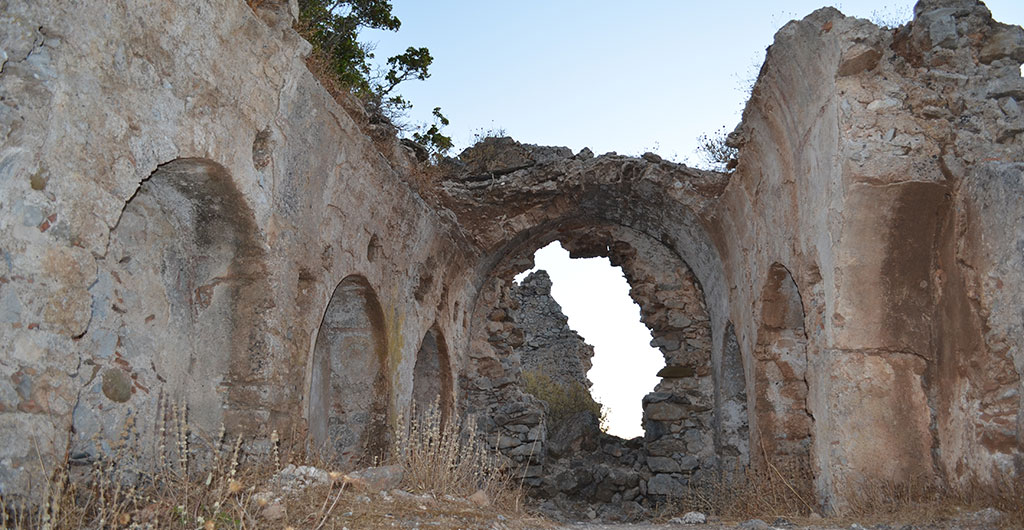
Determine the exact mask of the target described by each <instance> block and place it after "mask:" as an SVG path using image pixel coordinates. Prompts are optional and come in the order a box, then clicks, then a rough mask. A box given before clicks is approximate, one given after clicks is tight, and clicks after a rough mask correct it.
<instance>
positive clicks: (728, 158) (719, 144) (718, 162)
mask: <svg viewBox="0 0 1024 530" xmlns="http://www.w3.org/2000/svg"><path fill="white" fill-rule="evenodd" d="M726 137H728V133H727V132H726V130H725V127H722V128H721V129H718V130H717V131H715V132H713V133H711V134H710V135H708V134H702V135H700V136H698V137H697V154H698V155H699V156H700V157H701V160H702V164H700V165H701V166H702V167H705V168H707V169H713V170H716V171H725V170H729V169H732V167H731V164H732V163H733V161H734V160H735V159H736V156H737V155H738V154H739V149H736V148H735V147H729V146H728V145H726V143H725V142H726Z"/></svg>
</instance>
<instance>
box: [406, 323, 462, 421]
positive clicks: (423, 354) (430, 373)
mask: <svg viewBox="0 0 1024 530" xmlns="http://www.w3.org/2000/svg"><path fill="white" fill-rule="evenodd" d="M412 377H413V383H412V404H413V407H414V412H415V413H417V414H419V413H423V412H425V411H427V410H428V409H429V408H430V407H432V406H434V405H437V407H438V412H439V414H440V418H441V423H442V424H444V423H446V422H447V421H448V418H449V417H450V416H451V412H452V408H453V407H454V405H455V398H454V395H453V390H452V372H451V362H450V361H449V357H448V345H447V343H446V342H445V340H444V334H443V333H441V330H440V329H439V328H438V327H437V324H435V325H434V326H432V327H431V328H430V329H429V330H427V333H426V334H425V335H424V336H423V342H422V343H420V349H419V351H418V352H417V353H416V365H415V367H413V372H412Z"/></svg>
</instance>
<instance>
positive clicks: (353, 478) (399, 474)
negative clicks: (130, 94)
mask: <svg viewBox="0 0 1024 530" xmlns="http://www.w3.org/2000/svg"><path fill="white" fill-rule="evenodd" d="M404 477H405V471H404V470H403V469H402V466H398V465H391V466H380V467H368V468H365V469H360V470H357V471H353V472H351V473H347V474H346V475H345V476H344V480H345V483H346V484H350V485H351V486H353V487H355V488H357V489H361V490H363V491H371V492H372V491H388V490H393V489H395V488H397V487H398V485H399V484H401V483H402V479H403V478H404Z"/></svg>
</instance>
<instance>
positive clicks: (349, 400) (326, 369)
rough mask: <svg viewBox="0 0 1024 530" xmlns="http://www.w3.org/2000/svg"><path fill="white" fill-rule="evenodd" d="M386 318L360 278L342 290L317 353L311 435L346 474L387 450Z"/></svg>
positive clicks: (326, 319) (321, 333)
mask: <svg viewBox="0 0 1024 530" xmlns="http://www.w3.org/2000/svg"><path fill="white" fill-rule="evenodd" d="M385 340H386V339H385V335H384V314H383V312H382V311H381V308H380V303H379V302H378V301H377V296H376V295H375V294H374V292H373V289H372V287H370V285H369V283H367V281H366V279H365V278H363V277H361V276H349V277H347V278H345V279H344V280H342V281H341V283H339V284H338V287H337V288H336V289H335V290H334V294H333V295H332V296H331V299H330V302H328V304H327V310H326V311H325V312H324V318H323V322H322V323H321V324H320V330H319V331H318V333H317V337H316V346H315V347H314V350H313V373H312V380H311V384H310V396H309V430H310V435H311V437H312V440H313V442H314V444H316V446H317V448H318V449H320V450H322V451H323V452H324V456H326V457H327V458H329V459H330V460H332V461H334V462H337V463H338V464H340V465H341V466H342V467H343V468H348V467H352V466H355V465H357V464H361V463H372V461H373V458H375V457H381V456H383V455H384V454H385V453H386V450H387V447H388V402H389V398H390V396H389V390H390V386H389V384H388V378H387V348H386V342H385Z"/></svg>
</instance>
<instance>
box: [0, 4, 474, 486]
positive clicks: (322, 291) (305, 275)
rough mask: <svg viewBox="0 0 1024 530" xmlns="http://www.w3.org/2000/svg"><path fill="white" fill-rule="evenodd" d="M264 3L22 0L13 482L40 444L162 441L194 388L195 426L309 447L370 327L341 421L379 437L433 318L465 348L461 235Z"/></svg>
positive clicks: (0, 264)
mask: <svg viewBox="0 0 1024 530" xmlns="http://www.w3.org/2000/svg"><path fill="white" fill-rule="evenodd" d="M264 4H265V7H266V10H263V11H260V12H259V13H254V12H253V11H252V10H251V9H250V8H249V7H247V6H246V5H245V4H244V3H242V2H235V1H230V2H229V1H217V0H211V1H199V2H180V3H175V2H161V3H159V4H158V5H157V4H153V3H144V2H137V3H136V2H129V3H110V2H86V3H84V4H82V3H75V4H68V3H66V2H44V3H38V2H3V7H2V9H0V12H2V15H0V21H2V22H0V42H2V43H3V54H2V55H0V95H2V97H0V105H2V112H0V145H2V147H0V172H2V174H3V178H0V212H2V215H0V252H2V255H3V260H0V300H2V302H0V344H3V345H4V346H3V355H2V356H0V441H2V444H0V445H2V448H0V493H2V494H5V495H6V494H8V493H12V492H26V491H28V490H27V487H28V484H29V483H30V482H31V483H32V484H34V486H36V487H41V486H42V485H43V482H42V481H41V480H40V478H41V477H45V476H47V475H48V474H49V470H41V469H38V467H39V463H40V458H39V456H37V454H41V455H42V457H43V458H42V461H43V462H42V463H43V465H44V466H46V467H48V466H51V465H53V463H54V461H55V459H58V458H63V455H64V453H65V449H66V448H67V447H68V445H69V444H70V452H71V456H72V458H74V459H79V460H81V461H86V462H87V461H90V460H92V459H95V458H99V457H101V456H102V455H101V452H102V449H101V448H98V447H95V446H93V444H92V442H91V439H92V436H93V435H94V434H95V433H97V432H98V431H101V434H103V435H105V436H107V437H109V438H110V439H115V438H116V437H117V436H118V434H119V432H120V429H121V427H122V424H123V421H124V419H125V417H126V416H128V415H134V416H135V417H136V418H137V422H136V424H137V425H138V428H139V430H140V431H142V438H141V439H142V440H143V441H145V444H144V445H145V446H146V447H155V445H156V444H155V443H151V442H152V440H153V437H154V436H155V433H156V432H157V431H158V428H159V424H160V423H161V422H162V421H164V419H165V418H166V417H167V416H168V415H169V414H170V412H171V411H172V409H173V406H174V405H175V404H184V405H185V406H187V407H188V409H189V412H188V417H189V423H190V426H191V428H192V430H193V431H194V432H197V433H199V432H202V433H206V434H207V435H208V436H210V437H212V436H214V435H216V433H217V431H218V429H219V428H220V426H221V425H222V424H224V425H225V426H226V428H227V429H228V431H229V433H234V432H239V433H245V434H246V435H247V438H251V439H255V440H260V439H263V440H265V439H266V438H267V437H268V436H269V434H270V432H271V431H272V430H277V431H279V433H280V435H281V437H282V438H284V439H286V440H290V439H293V438H294V437H298V439H299V441H300V446H301V441H302V440H304V439H305V429H306V421H305V418H307V417H309V416H313V418H312V423H313V424H314V427H315V425H318V424H320V425H323V424H324V423H332V424H337V423H338V421H337V417H336V414H335V413H334V410H335V409H336V408H337V407H339V406H342V405H344V406H347V404H341V403H338V401H337V400H336V399H335V400H334V401H331V400H330V399H321V400H320V402H318V403H317V404H315V406H313V407H311V406H310V403H309V402H308V401H309V400H308V397H309V396H310V394H311V390H310V389H311V387H314V388H317V387H319V385H328V387H329V386H330V385H332V384H333V385H335V386H337V385H338V384H342V383H344V381H342V380H339V379H338V377H340V374H341V373H342V372H343V371H344V369H345V367H347V363H348V361H349V359H348V358H347V357H346V354H347V352H351V351H352V346H353V345H359V344H367V343H369V344H370V345H375V346H372V348H376V350H374V351H375V352H376V353H374V354H373V356H372V357H370V358H367V359H366V360H365V361H360V362H363V364H364V365H365V366H367V367H368V368H367V369H368V370H371V371H372V372H375V375H374V374H366V375H367V376H369V377H370V378H371V379H374V380H375V381H376V383H375V384H374V385H373V386H372V388H370V389H369V390H367V392H368V393H367V394H366V395H363V396H360V397H358V399H360V400H366V401H367V402H368V403H372V406H370V405H368V406H369V407H370V408H369V409H368V410H371V411H373V414H371V415H369V416H368V417H369V419H366V418H363V419H360V420H359V422H361V424H359V425H355V426H352V428H351V429H348V430H346V429H345V428H343V426H336V428H334V427H332V428H334V432H337V433H342V432H349V431H352V432H355V434H352V433H351V432H349V435H350V437H351V436H355V437H356V438H359V436H362V438H359V439H358V440H356V441H353V442H351V443H356V444H362V445H361V446H367V444H370V445H373V444H376V443H377V442H373V441H366V440H364V439H369V438H372V437H374V436H376V434H373V433H380V432H384V431H386V430H389V429H390V427H391V423H393V422H395V421H397V418H398V416H399V415H400V414H402V413H403V411H404V410H405V408H406V407H407V405H408V403H409V400H410V399H411V388H412V386H413V381H412V376H413V367H414V364H415V361H416V355H417V352H418V350H419V349H420V343H421V339H422V338H423V337H424V335H425V334H426V332H427V330H428V328H431V327H432V326H433V327H434V329H436V330H438V331H439V334H438V335H439V336H441V335H443V338H444V339H445V340H447V341H449V343H448V346H449V347H451V348H452V349H454V350H456V351H462V350H464V341H465V340H466V334H465V333H464V332H463V329H464V322H465V309H464V308H466V307H467V306H468V302H467V300H468V295H467V294H466V293H467V291H466V285H467V284H466V281H465V279H464V278H463V279H460V274H461V273H460V270H464V268H462V267H460V266H459V265H458V264H457V263H460V262H464V261H465V259H464V254H463V252H464V251H463V250H462V248H463V247H461V246H460V245H458V243H457V242H458V241H459V235H458V234H457V233H454V232H453V229H452V226H451V223H450V222H448V221H445V220H444V219H443V218H442V217H440V216H438V215H437V213H436V209H435V208H433V207H431V206H429V205H428V204H427V203H426V202H425V201H424V200H423V199H422V198H420V196H418V195H417V194H416V193H415V192H414V191H413V190H412V189H410V187H409V186H408V185H407V184H406V181H407V178H406V177H405V176H404V174H405V173H403V172H407V171H408V170H409V168H410V167H411V166H412V164H413V162H412V160H413V158H412V157H411V156H410V155H408V154H407V153H403V150H402V149H401V148H400V147H399V146H398V144H397V143H394V142H393V141H392V142H391V143H388V142H385V143H384V144H375V143H374V142H372V141H371V140H370V138H369V137H368V136H366V135H365V134H364V132H363V131H362V130H361V129H360V127H359V125H358V123H357V122H356V121H354V120H353V119H352V118H351V117H350V116H349V115H348V114H346V113H345V111H343V110H342V108H341V107H340V106H338V105H337V104H336V103H335V101H334V100H333V99H331V97H330V96H329V95H328V94H327V92H326V91H324V89H323V88H322V87H321V86H320V84H319V83H318V82H317V80H316V79H315V78H314V77H313V76H312V75H311V74H310V73H309V71H308V70H307V69H306V66H305V64H304V55H305V54H306V53H307V52H308V51H309V49H310V48H309V45H308V44H307V43H306V42H304V41H303V40H302V39H300V38H299V37H298V35H297V34H295V33H294V32H293V31H292V30H291V22H292V15H293V14H294V13H293V12H292V13H289V11H288V6H287V3H285V4H284V5H279V3H272V2H268V3H264ZM293 7H294V6H293ZM261 17H262V18H261ZM381 145H383V146H384V148H385V153H386V155H387V156H381V154H380V149H381V147H380V146H381ZM343 280H346V283H345V285H346V286H348V285H358V288H356V289H350V288H348V287H339V284H341V283H343ZM329 306H331V307H334V308H336V310H332V311H334V312H332V313H331V314H332V315H337V318H335V317H331V318H327V319H326V320H325V312H326V311H327V310H328V307H329ZM460 307H461V308H463V309H460ZM346 319H349V321H351V322H352V323H353V325H355V326H357V328H353V329H362V331H360V332H343V331H336V330H337V329H338V326H340V327H341V328H344V327H345V326H347V325H348V324H346V322H347V321H346ZM325 321H329V322H328V325H326V326H321V324H322V323H323V322H325ZM328 328H329V329H328ZM339 333H340V335H339ZM346 333H347V335H346ZM345 337H348V338H345ZM318 343H320V345H319V346H318ZM324 344H326V346H325V345H324ZM314 352H323V353H321V354H318V355H319V356H317V355H314ZM314 357H316V362H315V363H314ZM448 362H451V363H457V362H458V360H457V359H452V360H450V361H448ZM332 363H333V364H332ZM339 364H340V366H339ZM361 366H362V365H361ZM457 371H458V368H457V367H454V366H453V367H450V368H449V369H447V370H443V371H438V372H437V373H447V374H451V373H453V372H457ZM449 377H450V375H449ZM448 384H449V386H450V384H451V382H449V383H448ZM439 385H440V383H439ZM364 387H365V385H364ZM328 393H329V392H328ZM312 394H314V396H315V395H316V394H317V393H316V392H315V391H314V392H312ZM321 394H322V393H321ZM374 415H375V416H374ZM381 416H382V417H381ZM382 422H383V424H382ZM342 423H344V422H342ZM371 424H372V425H371ZM353 425H354V424H353ZM339 429H340V430H339ZM375 429H376V430H375ZM366 433H371V434H366ZM339 436H340V434H339ZM314 438H317V436H314ZM360 440H362V441H360ZM315 441H322V442H325V445H328V446H332V445H333V446H334V447H336V448H340V447H346V446H347V445H346V444H348V443H349V442H338V443H340V444H342V445H337V444H334V442H333V441H328V440H327V439H324V438H323V437H321V439H320V440H315ZM253 449H255V450H258V449H259V444H258V443H255V444H254V447H253ZM37 451H38V453H37ZM339 452H340V451H339ZM30 475H34V476H35V480H32V481H30V480H29V477H30Z"/></svg>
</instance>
